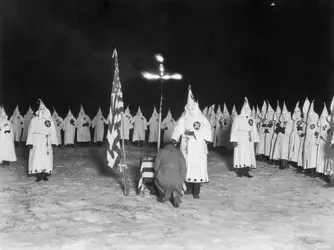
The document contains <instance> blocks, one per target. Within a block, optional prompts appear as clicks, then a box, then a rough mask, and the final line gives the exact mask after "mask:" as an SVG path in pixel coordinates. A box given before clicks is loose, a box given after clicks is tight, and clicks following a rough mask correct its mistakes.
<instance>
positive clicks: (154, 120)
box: [148, 107, 159, 143]
mask: <svg viewBox="0 0 334 250" xmlns="http://www.w3.org/2000/svg"><path fill="white" fill-rule="evenodd" d="M148 125H149V126H150V133H149V136H148V142H149V143H151V142H157V141H158V132H159V114H158V113H157V110H156V109H155V107H154V110H153V113H152V116H151V118H150V120H149V121H148Z"/></svg>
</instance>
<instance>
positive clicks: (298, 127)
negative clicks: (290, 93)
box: [288, 101, 303, 167]
mask: <svg viewBox="0 0 334 250" xmlns="http://www.w3.org/2000/svg"><path fill="white" fill-rule="evenodd" d="M292 120H293V123H292V131H291V134H290V142H289V159H288V160H289V161H290V163H291V164H292V165H293V166H294V167H297V161H298V152H299V147H300V141H301V137H300V136H301V133H302V123H303V122H302V118H301V110H300V108H299V101H298V102H297V103H296V106H295V110H294V111H293V114H292Z"/></svg>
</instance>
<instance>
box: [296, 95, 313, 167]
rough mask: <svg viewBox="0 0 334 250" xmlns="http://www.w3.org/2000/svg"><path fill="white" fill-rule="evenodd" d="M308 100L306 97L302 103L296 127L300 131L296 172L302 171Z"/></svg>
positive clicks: (308, 107)
mask: <svg viewBox="0 0 334 250" xmlns="http://www.w3.org/2000/svg"><path fill="white" fill-rule="evenodd" d="M310 105H311V104H310V101H309V100H308V99H307V98H306V99H305V101H304V105H303V113H302V119H301V125H300V127H299V128H298V129H299V131H300V132H299V133H300V146H299V151H298V159H297V173H302V172H303V165H304V144H305V133H306V127H307V126H306V125H307V114H308V111H309V109H310Z"/></svg>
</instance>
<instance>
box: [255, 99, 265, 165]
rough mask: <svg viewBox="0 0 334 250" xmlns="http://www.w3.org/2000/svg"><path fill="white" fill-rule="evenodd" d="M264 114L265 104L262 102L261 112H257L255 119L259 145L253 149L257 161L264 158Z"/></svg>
mask: <svg viewBox="0 0 334 250" xmlns="http://www.w3.org/2000/svg"><path fill="white" fill-rule="evenodd" d="M266 113H267V103H266V102H265V101H263V105H262V108H261V112H259V111H258V114H257V117H258V118H259V122H258V124H259V125H258V133H259V140H260V141H259V143H257V145H256V148H255V153H256V154H257V155H258V159H259V160H262V159H263V156H264V143H265V135H266V134H265V130H266V129H267V123H266Z"/></svg>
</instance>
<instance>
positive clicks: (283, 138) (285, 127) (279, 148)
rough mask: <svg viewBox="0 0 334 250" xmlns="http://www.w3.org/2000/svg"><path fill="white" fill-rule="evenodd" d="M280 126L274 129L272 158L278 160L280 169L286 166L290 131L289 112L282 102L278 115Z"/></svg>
mask: <svg viewBox="0 0 334 250" xmlns="http://www.w3.org/2000/svg"><path fill="white" fill-rule="evenodd" d="M279 121H280V126H279V127H277V128H276V129H275V133H276V134H277V138H276V142H275V144H274V151H273V159H274V160H276V161H278V160H280V161H281V162H280V163H281V164H280V169H286V168H288V167H289V166H288V158H289V141H290V134H291V131H292V120H291V113H290V112H289V111H288V109H287V108H286V106H285V102H284V103H283V110H282V113H281V116H280V119H279Z"/></svg>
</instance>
